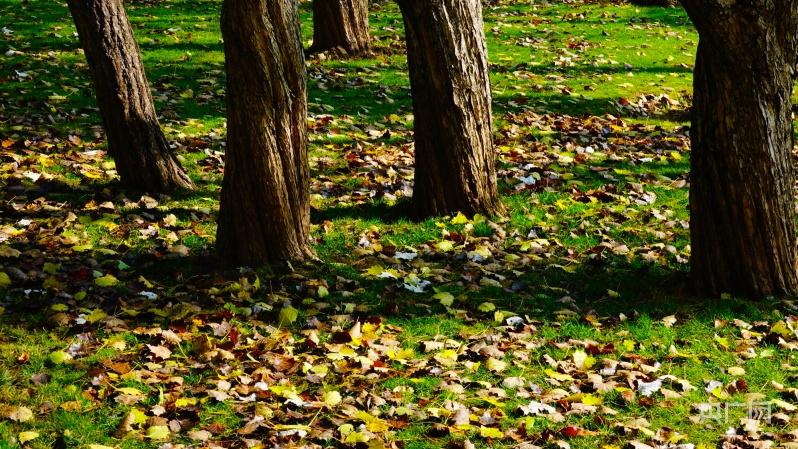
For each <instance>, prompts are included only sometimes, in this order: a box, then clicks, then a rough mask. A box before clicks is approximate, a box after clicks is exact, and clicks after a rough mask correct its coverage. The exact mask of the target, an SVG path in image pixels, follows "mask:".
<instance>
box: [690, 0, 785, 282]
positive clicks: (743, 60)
mask: <svg viewBox="0 0 798 449" xmlns="http://www.w3.org/2000/svg"><path fill="white" fill-rule="evenodd" d="M682 3H683V4H684V6H685V8H687V10H688V13H689V14H690V16H691V18H692V19H693V22H694V23H695V25H696V27H697V28H698V31H699V34H700V42H699V46H698V55H697V59H696V67H695V81H694V83H695V88H694V90H695V93H694V97H695V99H694V108H695V109H694V117H693V127H692V156H691V157H692V162H691V165H692V174H691V192H690V212H691V222H690V228H691V239H692V245H691V246H692V262H691V268H692V275H693V278H694V281H695V282H696V284H697V286H698V288H699V290H700V292H701V293H704V294H709V295H719V294H721V293H731V294H739V295H746V296H753V297H762V296H767V295H780V294H795V293H798V274H796V273H797V271H796V263H798V253H797V252H796V235H795V192H794V190H793V188H794V185H793V168H792V163H791V151H792V148H793V129H792V118H791V110H792V108H791V104H790V97H791V94H792V88H793V78H792V77H793V68H794V66H795V62H796V47H795V44H796V35H798V22H797V21H796V17H795V16H796V15H797V14H798V11H796V7H798V2H796V1H794V0H782V1H779V2H773V1H770V0H760V1H753V2H727V1H725V0H683V2H682ZM776 5H778V6H776Z"/></svg>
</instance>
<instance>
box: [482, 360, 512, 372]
mask: <svg viewBox="0 0 798 449" xmlns="http://www.w3.org/2000/svg"><path fill="white" fill-rule="evenodd" d="M485 366H486V367H487V368H488V370H490V371H493V372H494V373H500V372H502V371H504V370H505V369H506V368H507V363H506V362H503V361H501V360H499V359H495V358H493V357H490V358H488V361H487V362H485Z"/></svg>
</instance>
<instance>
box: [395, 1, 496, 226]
mask: <svg viewBox="0 0 798 449" xmlns="http://www.w3.org/2000/svg"><path fill="white" fill-rule="evenodd" d="M397 3H399V7H400V9H401V10H402V15H403V17H404V22H405V32H406V34H407V62H408V66H409V68H410V82H411V87H412V93H413V110H414V112H415V141H416V144H415V145H416V146H415V151H416V164H415V165H416V174H415V187H414V193H413V203H414V209H415V212H416V213H417V214H418V215H420V216H430V215H444V214H452V213H455V212H463V213H466V214H474V213H482V214H486V215H493V214H497V213H501V212H502V210H503V209H502V205H501V202H500V200H499V195H498V191H497V188H496V169H495V158H496V155H495V152H494V150H493V139H492V135H491V134H492V127H493V118H492V115H491V93H490V80H489V79H488V57H487V47H486V44H485V30H484V25H483V22H482V4H481V2H480V0H397Z"/></svg>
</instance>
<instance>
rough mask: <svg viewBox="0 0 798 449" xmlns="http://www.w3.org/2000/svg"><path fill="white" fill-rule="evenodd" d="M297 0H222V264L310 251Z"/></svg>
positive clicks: (275, 258)
mask: <svg viewBox="0 0 798 449" xmlns="http://www.w3.org/2000/svg"><path fill="white" fill-rule="evenodd" d="M296 8H297V6H296V2H295V0H225V1H224V3H223V6H222V19H221V25H222V35H223V37H224V49H225V59H226V60H225V68H226V71H227V152H226V156H225V173H224V183H223V186H222V203H221V211H220V215H219V228H218V233H217V248H218V253H219V257H220V259H221V261H222V263H223V264H225V265H228V266H237V265H238V266H241V265H250V266H254V265H259V264H264V263H271V262H276V261H281V260H288V259H293V260H301V259H304V258H307V257H311V256H312V254H313V253H312V251H311V249H310V237H309V234H310V179H309V167H308V158H307V143H306V138H307V90H306V74H305V62H304V56H303V50H302V43H301V40H300V35H299V18H298V15H297V9H296Z"/></svg>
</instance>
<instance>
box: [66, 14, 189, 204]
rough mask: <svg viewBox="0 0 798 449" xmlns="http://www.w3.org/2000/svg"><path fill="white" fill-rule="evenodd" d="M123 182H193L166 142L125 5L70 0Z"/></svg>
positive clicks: (165, 186) (149, 185)
mask: <svg viewBox="0 0 798 449" xmlns="http://www.w3.org/2000/svg"><path fill="white" fill-rule="evenodd" d="M67 3H68V4H69V9H70V11H71V12H72V17H73V18H74V20H75V26H76V28H77V30H78V36H79V37H80V43H81V46H82V47H83V51H84V53H85V54H86V61H87V62H88V64H89V68H90V69H91V74H92V78H93V80H94V87H95V90H96V92H97V104H98V106H99V108H100V114H101V115H102V119H103V126H104V128H105V134H106V136H107V139H108V151H109V153H110V154H111V156H112V157H113V158H114V160H115V162H116V170H117V172H118V173H119V176H120V178H122V183H123V184H124V185H125V186H126V187H128V188H131V189H137V190H147V191H151V192H167V191H170V190H172V189H174V188H177V187H184V188H191V187H192V183H191V180H190V179H189V177H188V176H187V175H186V173H185V172H184V171H183V169H182V168H181V167H180V163H179V162H178V160H177V158H176V156H175V154H174V152H173V151H172V150H171V149H170V147H169V144H168V143H167V142H166V138H164V135H163V133H162V132H161V126H160V124H159V123H158V117H157V116H156V114H155V106H154V105H153V101H152V93H151V92H150V88H149V85H148V84H147V77H146V76H145V74H144V66H143V64H142V62H141V53H140V51H139V47H138V45H136V40H135V38H134V37H133V30H132V29H131V27H130V22H129V21H128V18H127V14H126V13H125V8H124V6H123V4H122V0H68V2H67Z"/></svg>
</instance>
